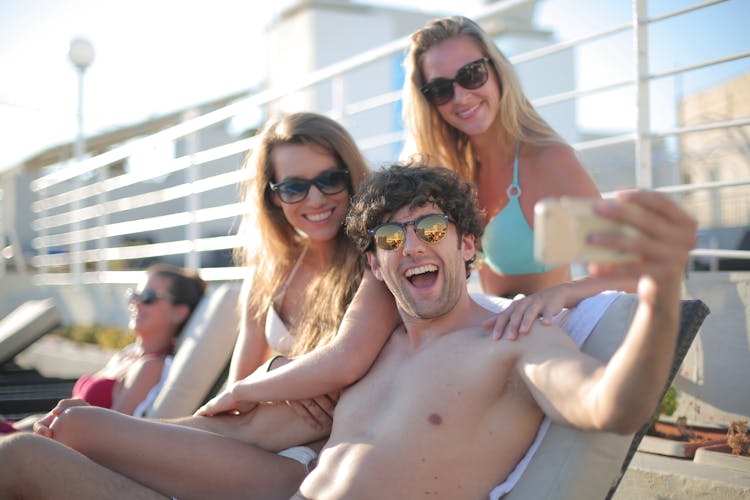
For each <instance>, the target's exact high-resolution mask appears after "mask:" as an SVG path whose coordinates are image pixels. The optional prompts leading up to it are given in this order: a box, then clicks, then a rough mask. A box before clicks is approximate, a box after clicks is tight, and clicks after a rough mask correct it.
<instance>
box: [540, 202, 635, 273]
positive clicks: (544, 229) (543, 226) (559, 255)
mask: <svg viewBox="0 0 750 500" xmlns="http://www.w3.org/2000/svg"><path fill="white" fill-rule="evenodd" d="M597 201H598V200H597V199H596V198H573V197H562V198H544V199H542V200H539V201H538V202H537V203H536V205H535V206H534V232H535V239H534V258H535V259H536V260H538V261H539V262H542V263H544V264H548V265H559V264H570V263H571V262H581V263H586V262H622V261H628V260H633V259H635V258H636V256H635V255H633V254H631V253H625V252H620V251H616V250H612V249H609V248H604V247H600V246H595V245H590V244H589V243H588V242H587V237H588V235H589V234H591V233H611V232H615V233H623V234H625V235H635V234H637V230H636V229H634V228H632V227H630V226H626V225H624V224H620V223H617V222H614V221H611V220H609V219H606V218H604V217H601V216H599V215H597V214H596V212H595V211H594V204H595V203H596V202H597Z"/></svg>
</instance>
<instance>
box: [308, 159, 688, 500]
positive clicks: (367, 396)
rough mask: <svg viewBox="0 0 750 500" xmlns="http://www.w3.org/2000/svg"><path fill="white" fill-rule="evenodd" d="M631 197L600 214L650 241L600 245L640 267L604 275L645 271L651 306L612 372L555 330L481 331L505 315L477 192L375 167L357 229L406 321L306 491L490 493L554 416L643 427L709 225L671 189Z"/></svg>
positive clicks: (607, 269) (590, 424)
mask: <svg viewBox="0 0 750 500" xmlns="http://www.w3.org/2000/svg"><path fill="white" fill-rule="evenodd" d="M621 199H622V200H623V201H628V202H630V203H628V206H623V205H622V204H611V203H606V202H602V203H601V204H600V206H601V210H600V213H601V214H602V215H607V216H610V217H611V218H613V219H615V220H619V221H622V222H625V223H628V224H631V225H633V226H635V227H637V228H638V229H639V230H640V231H641V232H642V234H643V236H642V237H640V238H633V239H625V238H614V237H604V236H601V237H598V238H599V239H598V241H599V242H600V243H602V244H603V243H605V242H606V246H610V247H612V248H619V249H625V250H629V251H634V252H637V253H638V254H640V255H641V257H642V259H641V260H640V261H639V262H638V263H631V264H624V265H619V266H616V267H613V266H602V265H600V266H597V267H595V268H594V269H592V271H593V272H595V273H597V274H599V275H604V274H605V273H607V274H609V275H612V274H613V273H618V274H637V275H638V276H640V278H639V284H638V294H639V298H640V303H639V306H638V310H637V312H636V315H635V319H634V322H633V324H632V325H631V328H630V330H629V332H628V334H627V337H626V339H625V340H624V341H623V345H622V346H621V347H620V348H619V350H618V351H617V352H616V353H615V355H614V356H613V357H612V360H611V361H610V362H609V363H608V364H607V365H602V364H601V363H600V362H599V361H597V360H595V359H593V358H591V357H589V356H587V355H585V354H582V353H580V351H578V349H577V348H576V347H575V346H574V344H573V342H572V341H571V340H570V339H569V338H568V337H567V336H566V335H565V334H564V333H563V332H562V331H561V330H560V329H559V328H557V327H547V326H543V325H541V323H537V324H536V325H535V327H534V329H535V330H537V331H532V332H531V334H530V335H526V336H523V337H522V338H521V339H520V340H517V341H515V342H510V341H500V342H496V341H493V340H492V338H491V334H490V332H488V331H487V330H486V329H485V328H483V327H482V323H483V322H484V321H485V320H487V319H488V318H489V317H490V316H491V315H492V314H491V313H490V312H488V311H487V310H485V309H484V308H482V307H481V306H479V305H478V304H477V303H476V302H474V301H473V300H472V299H471V297H470V296H469V294H468V292H467V288H466V281H465V276H466V268H465V263H466V262H468V261H471V260H472V259H473V258H474V254H475V242H476V241H478V240H479V238H480V236H481V230H482V229H481V228H482V218H481V214H480V213H478V211H477V209H476V204H475V203H474V199H473V197H472V195H471V188H470V187H469V186H468V185H466V184H464V183H463V182H461V181H459V180H458V179H457V178H456V177H455V176H454V174H452V173H450V172H449V171H447V170H442V169H431V168H422V167H416V168H414V167H412V168H404V167H399V166H394V167H391V168H387V169H385V170H383V171H381V172H379V173H377V174H375V175H374V177H373V178H372V179H371V180H370V181H368V182H367V184H366V186H365V187H363V189H362V190H361V192H360V195H359V196H358V198H357V199H356V200H355V201H354V203H353V205H352V212H351V213H350V216H349V218H348V227H347V229H348V231H349V233H350V236H351V237H353V239H354V240H355V241H356V242H357V244H358V245H359V246H360V248H363V249H367V252H368V253H367V255H368V260H369V263H370V265H371V267H372V269H373V272H374V273H375V275H376V276H377V277H378V279H381V280H383V281H384V282H385V283H386V285H387V286H388V288H389V289H390V291H391V292H392V293H393V295H394V296H395V298H396V302H397V304H398V308H399V312H400V314H401V317H402V319H403V322H404V325H403V327H401V328H399V329H398V330H396V331H394V333H393V334H392V336H391V338H390V340H389V341H388V343H387V344H386V346H385V347H384V349H383V350H382V351H381V354H380V356H379V357H378V359H377V361H376V362H375V364H374V365H373V366H372V368H371V369H370V371H369V372H368V374H367V375H366V376H365V377H364V378H363V379H361V380H360V381H359V382H358V383H356V384H355V385H353V386H352V387H350V388H349V389H347V390H346V391H345V393H344V395H343V396H342V397H341V399H340V401H339V403H338V405H337V407H336V414H335V418H334V423H333V429H332V431H331V436H330V439H329V441H328V443H327V444H326V446H325V447H324V449H323V450H322V452H321V454H320V456H319V460H318V465H317V466H316V468H315V469H314V470H313V471H312V473H311V474H310V475H308V476H307V478H306V479H305V481H304V482H303V483H302V486H301V488H300V491H299V493H298V495H297V498H314V499H333V498H357V499H364V498H373V499H374V498H418V497H423V496H427V495H429V497H430V498H435V497H439V498H451V499H460V498H467V499H468V498H486V496H487V494H488V492H489V491H490V490H491V489H492V488H493V486H494V485H496V484H498V483H500V482H502V481H503V480H504V479H505V477H506V476H507V475H508V474H509V473H510V471H511V470H512V469H513V468H514V467H515V465H516V463H517V462H518V461H519V460H520V459H521V458H522V457H523V455H524V454H525V452H526V449H527V448H528V447H529V445H530V443H531V442H532V440H533V439H534V436H535V434H536V431H537V428H538V426H539V423H540V421H541V420H542V417H543V414H544V413H546V414H547V415H549V416H550V417H551V418H552V419H553V420H555V421H557V422H562V423H566V424H568V425H571V426H575V427H579V428H582V429H587V430H592V431H609V432H618V433H632V432H635V431H636V430H637V429H638V428H640V426H641V425H642V424H643V423H644V422H645V421H646V420H647V419H648V418H649V417H650V415H651V413H652V411H653V409H654V408H655V406H656V404H657V402H658V397H659V394H660V391H661V389H662V388H663V386H664V383H665V380H666V377H667V374H668V371H669V368H670V365H671V361H672V357H673V352H674V348H675V342H676V338H677V332H678V320H679V300H680V282H681V277H682V273H683V269H684V266H685V264H686V262H687V259H688V252H689V249H690V248H692V246H693V245H694V242H695V228H696V226H695V222H694V221H692V220H691V218H690V217H688V216H687V215H686V214H685V213H683V212H682V211H681V210H680V209H679V208H678V207H677V206H676V205H675V204H673V203H672V202H670V201H669V200H668V199H667V198H666V197H663V196H661V195H659V194H657V193H654V192H643V191H641V192H630V193H627V194H623V195H622V196H621ZM444 215H447V216H448V217H447V221H449V222H447V223H445V220H446V219H445V218H444V217H443V216H444ZM384 223H386V224H387V225H385V226H384V225H382V224H384ZM394 223H395V224H394ZM420 233H421V234H422V235H423V236H418V235H419V234H420ZM425 240H429V241H425Z"/></svg>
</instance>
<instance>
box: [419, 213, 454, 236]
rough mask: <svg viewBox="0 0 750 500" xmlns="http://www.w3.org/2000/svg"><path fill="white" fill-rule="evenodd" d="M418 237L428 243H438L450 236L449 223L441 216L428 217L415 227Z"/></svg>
mask: <svg viewBox="0 0 750 500" xmlns="http://www.w3.org/2000/svg"><path fill="white" fill-rule="evenodd" d="M414 228H415V230H416V231H417V236H419V238H420V239H421V240H422V241H424V242H426V243H437V242H438V241H440V240H442V239H443V238H445V235H446V234H448V222H447V221H446V220H445V218H444V217H441V216H439V215H428V216H427V217H425V218H423V219H420V220H419V222H417V224H416V225H415V226H414Z"/></svg>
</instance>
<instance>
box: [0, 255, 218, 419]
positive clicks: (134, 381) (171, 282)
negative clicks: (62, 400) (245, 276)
mask: <svg viewBox="0 0 750 500" xmlns="http://www.w3.org/2000/svg"><path fill="white" fill-rule="evenodd" d="M205 288H206V284H205V282H204V281H203V280H202V279H200V278H199V277H198V276H197V275H196V274H194V273H191V272H188V271H186V270H184V269H182V268H179V267H175V266H171V265H169V264H154V265H153V266H151V267H149V268H148V269H147V270H146V276H145V278H144V280H143V282H142V283H140V285H139V286H138V287H137V288H136V290H138V291H131V292H130V293H129V295H128V300H129V302H130V303H129V310H130V325H129V327H130V329H131V330H132V331H133V333H134V334H135V342H133V343H132V344H130V345H129V346H127V347H125V348H124V349H122V350H121V351H119V352H117V353H115V355H114V356H112V358H111V359H110V360H109V362H108V363H107V365H106V366H105V367H104V368H102V369H101V370H98V371H96V372H94V373H89V374H86V375H83V376H81V378H79V379H78V381H77V382H76V384H75V386H74V387H73V398H74V399H80V400H83V401H85V402H87V403H88V404H90V405H94V406H101V407H103V408H111V409H113V410H116V411H119V412H121V413H125V414H127V415H132V414H133V413H134V411H135V410H136V408H137V407H138V405H139V404H140V403H141V402H142V401H143V400H144V399H145V398H146V396H147V395H148V393H149V391H150V390H151V388H152V387H154V386H155V385H156V384H157V383H158V382H159V379H160V378H161V374H162V369H163V368H164V360H165V358H166V356H167V355H169V354H171V353H172V351H173V349H174V346H175V343H176V341H177V338H178V336H179V334H180V332H181V331H182V327H183V326H184V325H185V323H186V322H187V320H188V318H189V317H190V314H191V313H192V312H193V310H194V309H195V307H196V306H197V305H198V302H200V300H201V297H203V292H204V291H205ZM40 417H41V415H32V416H30V417H27V418H25V419H23V420H20V421H18V422H16V423H14V424H10V423H9V422H2V423H0V432H4V433H9V432H15V431H23V430H25V431H30V430H32V427H33V425H34V422H36V421H37V420H39V418H40Z"/></svg>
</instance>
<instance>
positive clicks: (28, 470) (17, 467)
mask: <svg viewBox="0 0 750 500" xmlns="http://www.w3.org/2000/svg"><path fill="white" fill-rule="evenodd" d="M50 446H53V443H52V442H51V441H49V440H48V439H47V438H43V437H41V436H37V435H35V434H32V433H30V432H19V433H16V434H12V435H10V436H7V437H2V438H0V464H2V466H0V492H3V495H6V494H7V495H8V496H7V497H3V498H15V497H16V496H21V492H20V490H19V489H18V486H21V485H24V484H28V481H30V480H32V476H33V475H34V474H35V473H36V471H39V470H40V469H43V468H44V467H46V466H47V465H51V464H48V463H46V462H47V461H48V459H49V457H50V455H49V453H48V451H49V449H50Z"/></svg>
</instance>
